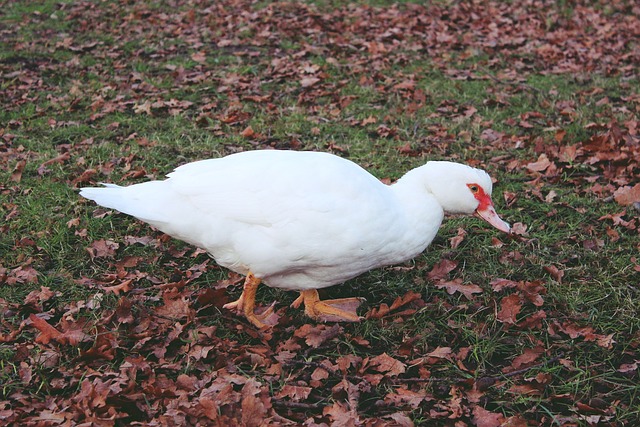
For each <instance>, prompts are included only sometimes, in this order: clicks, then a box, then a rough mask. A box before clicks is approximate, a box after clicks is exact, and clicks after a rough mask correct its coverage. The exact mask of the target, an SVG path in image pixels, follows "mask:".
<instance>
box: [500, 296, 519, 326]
mask: <svg viewBox="0 0 640 427" xmlns="http://www.w3.org/2000/svg"><path fill="white" fill-rule="evenodd" d="M521 309H522V298H521V297H520V295H518V294H511V295H508V296H506V297H504V298H502V300H501V301H500V311H499V312H498V316H497V319H498V321H500V322H502V323H507V324H510V325H514V324H515V323H516V316H518V314H519V313H520V310H521Z"/></svg>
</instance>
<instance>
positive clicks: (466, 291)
mask: <svg viewBox="0 0 640 427" xmlns="http://www.w3.org/2000/svg"><path fill="white" fill-rule="evenodd" d="M435 286H436V288H438V289H442V288H445V289H446V290H447V293H448V294H449V295H453V294H454V293H456V292H460V293H461V294H462V295H464V296H465V297H466V298H467V299H471V298H473V294H480V293H482V288H481V287H480V286H478V285H474V284H469V285H464V284H462V279H455V280H453V281H451V282H445V281H441V282H439V283H436V285H435Z"/></svg>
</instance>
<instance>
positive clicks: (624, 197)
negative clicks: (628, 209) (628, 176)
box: [613, 184, 640, 206]
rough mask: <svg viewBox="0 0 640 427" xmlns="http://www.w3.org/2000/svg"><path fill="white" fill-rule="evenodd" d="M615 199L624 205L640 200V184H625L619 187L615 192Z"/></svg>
mask: <svg viewBox="0 0 640 427" xmlns="http://www.w3.org/2000/svg"><path fill="white" fill-rule="evenodd" d="M613 198H614V200H615V201H616V202H617V203H618V204H619V205H622V206H629V205H632V204H634V203H635V202H638V201H640V184H636V185H634V186H633V187H630V186H625V187H620V188H618V189H617V190H616V191H615V192H614V193H613Z"/></svg>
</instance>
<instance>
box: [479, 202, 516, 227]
mask: <svg viewBox="0 0 640 427" xmlns="http://www.w3.org/2000/svg"><path fill="white" fill-rule="evenodd" d="M476 215H478V216H479V217H480V218H482V219H484V220H485V221H487V222H488V223H489V224H491V225H493V226H494V227H495V228H497V229H498V230H500V231H504V232H505V233H511V226H510V225H509V224H508V223H506V222H504V221H503V220H502V218H500V217H499V216H498V214H497V213H496V210H495V209H494V207H493V205H492V204H488V205H486V206H485V207H483V208H482V209H481V208H478V209H476Z"/></svg>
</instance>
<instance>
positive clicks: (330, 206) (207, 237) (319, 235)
mask: <svg viewBox="0 0 640 427" xmlns="http://www.w3.org/2000/svg"><path fill="white" fill-rule="evenodd" d="M104 185H105V187H103V188H83V189H82V191H81V192H80V195H82V196H83V197H86V198H87V199H91V200H94V201H95V202H96V203H98V204H100V205H102V206H105V207H108V208H112V209H117V210H119V211H120V212H124V213H126V214H129V215H132V216H134V217H136V218H138V219H140V220H142V221H144V222H147V223H149V224H151V225H153V226H154V227H156V228H157V229H159V230H161V231H162V232H164V233H166V234H168V235H170V236H173V237H175V238H177V239H180V240H184V241H185V242H188V243H190V244H192V245H195V246H198V247H200V248H203V249H205V250H206V251H207V252H208V253H209V254H210V255H211V256H212V257H213V258H214V259H215V260H216V262H217V263H218V264H220V265H222V266H223V267H226V268H228V269H230V270H233V271H235V272H237V273H240V274H243V275H245V276H246V280H245V283H244V289H243V292H242V294H241V296H240V298H239V299H238V300H237V301H235V302H232V303H229V304H227V305H225V307H226V308H229V309H237V310H239V311H241V312H244V315H245V316H246V318H247V319H248V320H249V321H250V322H251V323H253V324H254V325H255V326H257V327H263V326H265V324H264V322H263V321H264V320H265V318H266V316H267V314H262V315H257V314H256V313H254V308H255V295H256V289H257V287H258V284H259V283H260V282H264V283H265V284H267V285H268V286H272V287H276V288H282V289H289V290H296V291H299V292H300V297H299V298H298V299H297V300H296V301H295V302H294V304H293V306H295V307H297V306H299V305H300V304H301V303H304V305H305V312H306V314H307V315H309V316H310V317H312V318H316V319H324V320H326V319H331V320H344V321H358V320H359V319H360V318H359V317H358V316H357V314H356V311H355V309H356V308H357V306H358V305H359V302H360V299H359V298H343V299H340V300H325V301H321V300H320V299H319V297H318V291H317V289H320V288H325V287H328V286H332V285H335V284H338V283H342V282H344V281H346V280H348V279H351V278H353V277H355V276H358V275H359V274H361V273H364V272H365V271H368V270H371V269H373V268H377V267H382V266H386V265H390V264H397V263H401V262H403V261H406V260H408V259H411V258H413V257H415V256H417V255H418V254H420V253H421V252H422V251H423V250H424V249H425V248H426V247H427V246H428V245H429V243H431V241H432V240H433V238H434V237H435V235H436V233H437V231H438V228H439V227H440V224H441V222H442V219H443V217H444V212H445V211H446V212H451V213H465V214H472V213H474V212H475V213H476V214H477V215H478V216H480V217H481V218H483V219H484V220H486V221H487V222H488V223H489V224H491V225H493V226H494V227H496V228H497V229H498V230H501V231H504V232H507V233H508V232H509V231H510V227H509V224H507V223H506V222H504V221H503V220H502V219H500V217H499V216H498V214H497V213H496V211H495V209H494V207H493V203H492V201H491V189H492V183H491V178H490V177H489V175H488V174H487V173H486V172H484V171H482V170H479V169H474V168H471V167H469V166H466V165H462V164H459V163H451V162H442V161H430V162H427V163H426V164H425V165H423V166H420V167H418V168H415V169H413V170H411V171H409V172H408V173H407V174H405V175H404V176H403V177H402V178H401V179H400V180H398V181H397V182H396V183H395V184H393V185H390V186H388V185H385V184H383V183H381V182H380V181H379V180H378V179H376V178H375V177H374V176H373V175H371V174H370V173H368V172H367V171H366V170H364V169H362V168H361V167H360V166H358V165H356V164H355V163H353V162H351V161H349V160H346V159H343V158H341V157H337V156H334V155H332V154H327V153H319V152H295V151H277V150H262V151H248V152H242V153H237V154H233V155H230V156H227V157H224V158H220V159H210V160H202V161H197V162H193V163H189V164H186V165H183V166H180V167H178V168H177V169H176V170H175V171H174V172H172V173H170V174H169V175H168V179H166V180H164V181H150V182H144V183H141V184H135V185H131V186H128V187H120V186H117V185H113V184H104Z"/></svg>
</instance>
